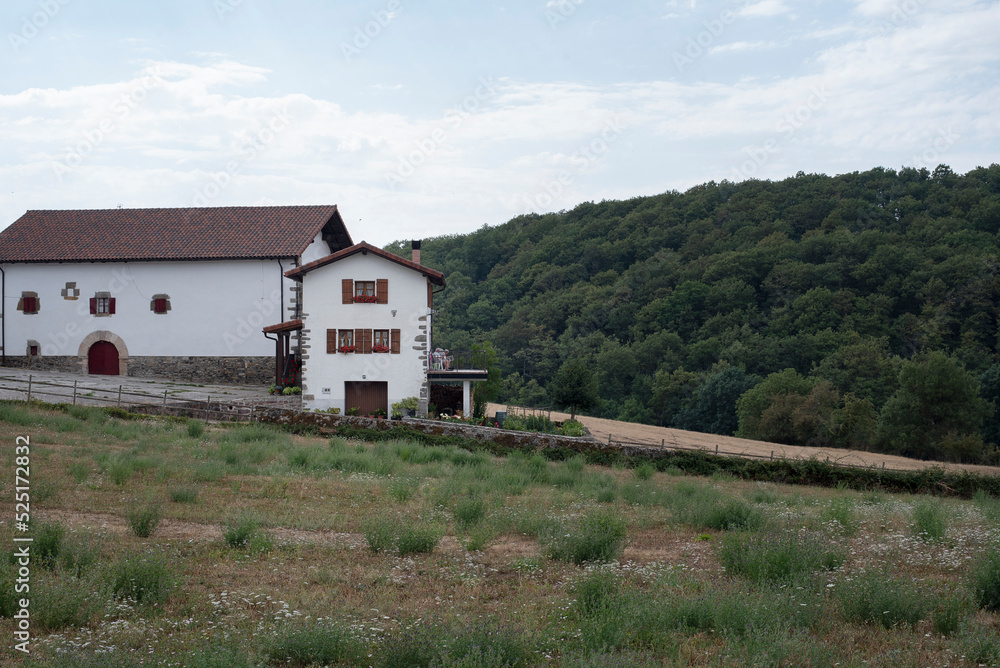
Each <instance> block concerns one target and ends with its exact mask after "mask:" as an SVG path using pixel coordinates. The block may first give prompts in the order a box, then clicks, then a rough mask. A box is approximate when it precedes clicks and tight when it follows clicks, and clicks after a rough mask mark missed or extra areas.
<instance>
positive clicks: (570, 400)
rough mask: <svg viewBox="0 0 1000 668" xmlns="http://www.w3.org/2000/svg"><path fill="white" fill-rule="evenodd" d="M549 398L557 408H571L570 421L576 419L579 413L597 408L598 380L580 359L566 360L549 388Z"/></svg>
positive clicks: (598, 400)
mask: <svg viewBox="0 0 1000 668" xmlns="http://www.w3.org/2000/svg"><path fill="white" fill-rule="evenodd" d="M549 396H550V397H551V398H552V403H553V404H555V406H556V408H569V409H570V419H571V420H575V419H576V412H577V411H587V410H590V409H591V408H594V407H595V406H597V404H598V403H599V402H600V397H599V396H598V393H597V378H596V377H595V376H594V373H593V372H592V371H591V370H590V367H589V366H587V363H586V362H585V361H584V360H582V359H580V358H573V359H569V360H566V362H565V363H563V365H562V366H561V367H559V371H558V372H557V373H556V377H555V378H554V379H553V380H552V384H551V385H550V386H549Z"/></svg>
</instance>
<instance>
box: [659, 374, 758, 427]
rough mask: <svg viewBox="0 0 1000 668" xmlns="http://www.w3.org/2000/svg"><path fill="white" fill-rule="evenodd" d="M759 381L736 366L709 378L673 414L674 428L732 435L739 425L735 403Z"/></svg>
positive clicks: (756, 377)
mask: <svg viewBox="0 0 1000 668" xmlns="http://www.w3.org/2000/svg"><path fill="white" fill-rule="evenodd" d="M760 380H761V379H760V377H759V376H754V375H751V374H747V373H746V372H745V371H743V370H742V369H740V368H739V367H727V368H725V369H722V370H720V371H717V372H715V373H713V374H711V375H709V376H708V378H707V379H706V380H705V382H704V384H702V385H700V386H699V387H698V389H697V390H695V391H694V393H693V394H692V395H691V399H690V400H689V401H688V402H687V403H686V404H684V406H683V407H682V408H681V409H680V410H679V411H678V412H677V414H676V415H675V417H674V421H673V422H674V425H675V426H677V427H679V428H681V429H687V430H689V431H703V432H708V433H712V434H722V435H724V436H732V435H733V434H734V433H736V429H737V427H738V426H739V420H738V418H737V416H736V401H737V400H738V399H739V398H740V396H742V395H743V393H744V392H746V391H747V390H749V389H750V388H752V387H754V386H755V385H756V384H757V383H759V382H760Z"/></svg>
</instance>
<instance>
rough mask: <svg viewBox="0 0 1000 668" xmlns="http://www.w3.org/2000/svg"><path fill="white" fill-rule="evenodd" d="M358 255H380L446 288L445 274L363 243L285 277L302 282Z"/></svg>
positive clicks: (292, 270) (314, 262)
mask: <svg viewBox="0 0 1000 668" xmlns="http://www.w3.org/2000/svg"><path fill="white" fill-rule="evenodd" d="M356 253H372V254H373V255H378V256H379V257H384V258H385V259H386V260H391V261H393V262H395V263H396V264H401V265H403V266H404V267H406V268H408V269H413V270H414V271H419V272H420V273H421V274H423V275H424V276H426V277H427V278H429V279H430V280H431V283H434V284H435V285H440V286H442V287H444V285H445V280H444V274H442V273H441V272H440V271H437V270H436V269H431V268H430V267H425V266H424V265H422V264H417V263H416V262H411V261H410V260H407V259H406V258H404V257H399V256H398V255H395V254H393V253H390V252H389V251H385V250H382V249H381V248H379V247H378V246H372V245H371V244H370V243H367V242H365V241H362V242H361V243H358V244H354V245H353V246H350V247H348V248H344V249H341V250H339V251H337V252H335V253H331V254H329V255H327V256H326V257H321V258H319V259H318V260H313V261H312V262H308V263H306V264H304V265H302V266H301V267H295V268H294V269H289V270H288V271H286V272H285V276H287V277H288V278H294V279H295V280H297V281H301V280H302V277H303V276H305V275H306V274H308V273H309V272H310V271H312V270H313V269H319V268H320V267H325V266H326V265H328V264H331V263H333V262H336V261H337V260H342V259H344V258H345V257H350V256H351V255H354V254H356Z"/></svg>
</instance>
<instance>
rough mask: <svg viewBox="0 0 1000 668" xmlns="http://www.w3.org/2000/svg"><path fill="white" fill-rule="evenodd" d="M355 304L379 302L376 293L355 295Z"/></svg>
mask: <svg viewBox="0 0 1000 668" xmlns="http://www.w3.org/2000/svg"><path fill="white" fill-rule="evenodd" d="M354 303H355V304H377V303H378V297H377V296H375V295H354Z"/></svg>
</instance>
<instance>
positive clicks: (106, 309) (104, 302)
mask: <svg viewBox="0 0 1000 668" xmlns="http://www.w3.org/2000/svg"><path fill="white" fill-rule="evenodd" d="M97 314H98V315H102V314H108V315H110V314H111V297H98V298H97Z"/></svg>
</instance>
